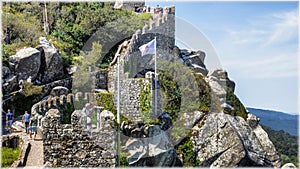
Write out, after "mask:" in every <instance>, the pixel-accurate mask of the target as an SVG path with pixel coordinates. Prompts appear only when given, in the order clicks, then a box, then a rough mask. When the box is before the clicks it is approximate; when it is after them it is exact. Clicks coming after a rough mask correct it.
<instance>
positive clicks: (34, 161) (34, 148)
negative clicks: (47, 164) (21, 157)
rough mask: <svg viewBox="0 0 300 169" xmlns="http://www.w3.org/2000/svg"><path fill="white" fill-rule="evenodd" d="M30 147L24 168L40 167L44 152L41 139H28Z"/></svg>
mask: <svg viewBox="0 0 300 169" xmlns="http://www.w3.org/2000/svg"><path fill="white" fill-rule="evenodd" d="M29 143H30V144H31V148H30V151H29V155H28V158H27V162H26V166H25V168H32V167H33V166H35V167H39V168H40V167H42V166H43V163H44V153H43V141H42V139H41V138H38V137H37V138H36V140H30V141H29Z"/></svg>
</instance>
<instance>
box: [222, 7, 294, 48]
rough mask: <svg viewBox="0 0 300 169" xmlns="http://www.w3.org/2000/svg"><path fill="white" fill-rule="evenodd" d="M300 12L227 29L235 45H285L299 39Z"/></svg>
mask: <svg viewBox="0 0 300 169" xmlns="http://www.w3.org/2000/svg"><path fill="white" fill-rule="evenodd" d="M298 19H299V15H298V10H293V11H288V12H287V11H285V12H278V13H273V14H270V15H268V16H261V17H260V18H255V19H253V18H252V20H251V19H249V20H248V24H246V25H242V28H239V29H238V30H236V29H227V30H226V32H227V33H228V35H229V39H230V40H231V42H232V43H233V44H236V45H245V44H256V45H257V44H259V46H261V47H265V46H269V45H275V44H277V45H278V44H280V43H285V42H288V41H290V40H293V39H296V38H298V36H297V35H298Z"/></svg>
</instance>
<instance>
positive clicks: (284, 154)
mask: <svg viewBox="0 0 300 169" xmlns="http://www.w3.org/2000/svg"><path fill="white" fill-rule="evenodd" d="M262 127H263V129H264V130H265V131H266V132H267V133H268V135H269V138H270V140H271V141H272V143H273V144H274V146H275V148H276V150H277V152H278V154H279V155H280V157H281V160H282V164H286V163H293V164H295V165H296V166H297V167H299V161H298V146H299V143H298V137H297V136H292V135H290V134H289V133H287V132H285V131H283V130H279V131H276V130H273V129H271V128H270V127H267V126H263V125H262Z"/></svg>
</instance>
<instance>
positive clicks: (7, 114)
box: [6, 109, 14, 129]
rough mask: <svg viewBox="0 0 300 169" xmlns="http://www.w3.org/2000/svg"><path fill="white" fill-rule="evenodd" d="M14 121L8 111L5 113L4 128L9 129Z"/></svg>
mask: <svg viewBox="0 0 300 169" xmlns="http://www.w3.org/2000/svg"><path fill="white" fill-rule="evenodd" d="M13 120H14V115H13V114H12V113H11V111H10V109H8V110H7V113H6V128H7V129H8V128H11V125H12V122H13Z"/></svg>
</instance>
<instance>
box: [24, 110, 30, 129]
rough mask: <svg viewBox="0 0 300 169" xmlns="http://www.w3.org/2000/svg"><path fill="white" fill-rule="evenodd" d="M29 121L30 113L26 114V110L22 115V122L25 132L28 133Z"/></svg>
mask: <svg viewBox="0 0 300 169" xmlns="http://www.w3.org/2000/svg"><path fill="white" fill-rule="evenodd" d="M29 122H30V114H28V112H27V111H25V113H24V115H23V117H22V123H23V124H25V132H26V133H27V134H28V133H29Z"/></svg>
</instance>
